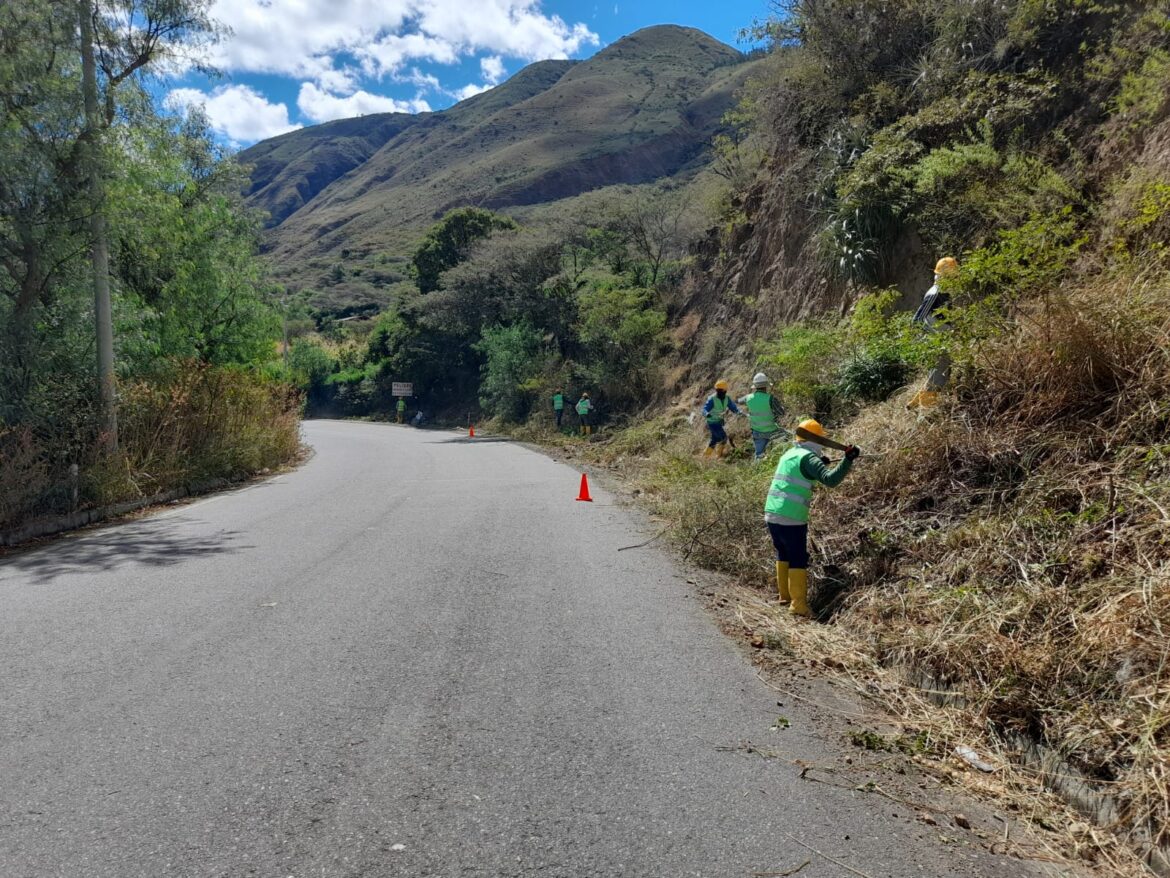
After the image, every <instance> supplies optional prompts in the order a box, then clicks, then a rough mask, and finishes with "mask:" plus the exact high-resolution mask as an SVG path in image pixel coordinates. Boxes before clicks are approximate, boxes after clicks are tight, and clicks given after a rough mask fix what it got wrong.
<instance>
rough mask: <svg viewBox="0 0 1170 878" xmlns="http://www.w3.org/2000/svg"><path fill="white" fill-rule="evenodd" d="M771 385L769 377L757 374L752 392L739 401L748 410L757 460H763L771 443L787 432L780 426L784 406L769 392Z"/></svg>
mask: <svg viewBox="0 0 1170 878" xmlns="http://www.w3.org/2000/svg"><path fill="white" fill-rule="evenodd" d="M769 383H770V382H769V381H768V376H767V375H765V374H764V373H763V372H757V373H756V374H755V377H754V378H752V392H751V393H749V394H748V395H747V396H745V397H743V398H742V399H740V401H739V404H740V405H742V406H743V407H744V408H746V409H747V413H748V424H749V425H750V426H751V430H752V445H754V446H755V449H756V460H762V459H763V457H764V452H766V451H767V450H768V443H769V442H771V441H772V440H773V439H775V438H776V437H777V436H779V435H780V434H782V433H784V432H786V431H784V430H782V429H781V428H780V424H779V421H780V419H781V418H782V417H784V406H782V405H781V404H780V400H778V399H777V398H776V397H775V396H773V395H772V394H770V393H769V392H768V385H769Z"/></svg>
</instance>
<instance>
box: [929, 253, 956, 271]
mask: <svg viewBox="0 0 1170 878" xmlns="http://www.w3.org/2000/svg"><path fill="white" fill-rule="evenodd" d="M934 273H935V274H939V275H948V274H958V273H959V260H957V259H955V257H954V256H944V257H943V258H942V259H940V260H939V261H938V262H936V263H935V264H934Z"/></svg>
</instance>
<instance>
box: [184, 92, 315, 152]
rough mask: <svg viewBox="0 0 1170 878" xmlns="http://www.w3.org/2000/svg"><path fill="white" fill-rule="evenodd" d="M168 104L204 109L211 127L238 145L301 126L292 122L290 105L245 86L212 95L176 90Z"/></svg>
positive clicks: (212, 93)
mask: <svg viewBox="0 0 1170 878" xmlns="http://www.w3.org/2000/svg"><path fill="white" fill-rule="evenodd" d="M165 104H166V105H167V106H168V107H170V108H171V109H175V110H179V109H184V108H186V107H190V106H193V105H194V106H202V107H203V109H204V112H206V113H207V119H208V121H209V122H210V123H211V127H212V128H214V129H215V130H216V131H219V132H220V133H222V134H224V135H225V136H226V137H228V138H229V139H230V140H232V141H233V142H235V143H253V142H255V141H257V140H264V139H265V138H268V137H276V136H277V135H278V134H285V133H286V132H289V131H295V130H296V129H298V128H300V127H301V126H300V125H297V124H293V123H291V122H289V118H288V107H287V106H285V105H284V104H274V103H270V102H269V100H268V99H267V98H266V97H264V95H262V94H260V92H258V91H256V90H255V89H252V88H249V87H248V86H246V85H223V86H220V87H218V88H216V89H215V90H213V91H212V92H211V94H206V93H204V92H201V91H199V90H198V89H194V88H176V89H174V90H173V91H171V92H170V93H169V94H167V96H166V99H165Z"/></svg>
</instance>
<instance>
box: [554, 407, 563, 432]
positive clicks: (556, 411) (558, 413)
mask: <svg viewBox="0 0 1170 878" xmlns="http://www.w3.org/2000/svg"><path fill="white" fill-rule="evenodd" d="M553 414H554V415H556V416H557V429H558V430H559V429H560V428H561V418H563V417H564V416H565V410H564V409H553Z"/></svg>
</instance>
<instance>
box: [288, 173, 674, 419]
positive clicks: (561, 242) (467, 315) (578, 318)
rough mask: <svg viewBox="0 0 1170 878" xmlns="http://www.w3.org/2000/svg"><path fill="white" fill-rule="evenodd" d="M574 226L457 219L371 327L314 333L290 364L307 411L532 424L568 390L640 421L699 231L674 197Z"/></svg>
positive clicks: (626, 197)
mask: <svg viewBox="0 0 1170 878" xmlns="http://www.w3.org/2000/svg"><path fill="white" fill-rule="evenodd" d="M596 207H597V209H596V210H595V211H593V212H592V214H591V215H584V214H583V215H581V216H580V217H579V218H578V219H577V220H576V221H574V222H571V223H565V224H556V225H546V226H545V227H543V228H538V229H533V228H527V227H521V226H518V225H517V224H516V223H515V222H513V221H512V220H510V219H508V218H507V217H501V216H498V215H495V214H492V213H491V212H489V211H485V210H481V209H478V208H461V209H459V210H455V211H452V212H451V213H449V214H448V215H447V216H446V217H444V218H443V219H442V220H441V221H440V222H438V223H436V224H435V226H434V227H433V228H432V229H431V230H430V231H429V232H428V233H427V234H426V235H425V236H424V238H423V240H422V242H421V243H420V244H419V246H418V249H417V250H416V251H415V253H414V255H413V256H412V258H411V265H412V268H413V272H412V273H413V276H414V279H415V285H414V287H413V288H411V289H408V290H404V291H400V293H399V295H398V297H397V301H396V302H395V304H394V305H393V307H391V308H390V309H388V310H387V311H385V312H383V313H382V314H381V315H379V316H378V318H377V319H376V320H374V321H372V323H371V324H370V325H368V326H367V327H364V328H362V329H360V330H357V331H349V330H343V331H342V332H341V333H340V334H337V333H334V334H333V337H332V339H331V338H330V337H329V335H328V334H321V333H317V334H315V335H314V334H309V335H307V336H305V337H302V338H301V339H299V340H298V341H297V342H296V343H295V344H294V346H293V349H292V356H291V365H292V368H293V369H294V370H303V371H300V372H299V375H300V378H301V380H302V382H303V386H305V388H306V390H307V392H308V394H309V403H310V410H311V411H317V412H326V411H327V412H334V413H337V414H346V415H355V414H377V413H379V412H381V413H387V412H389V411H390V410H391V406H392V404H393V398H392V397H391V396H390V391H391V389H392V388H391V384H392V383H393V382H394V381H402V380H411V381H413V384H414V391H415V398H414V399H413V400H412V402H411V407H412V409H414V408H422V409H423V410H424V411H426V412H428V414H429V415H431V416H434V415H435V414H436V413H444V414H446V415H448V416H455V415H459V416H462V415H463V414H464V413H465V412H466V409H465V408H462V406H463V405H465V404H467V403H470V405H471V406H476V405H478V407H479V408H481V409H482V410H483V411H484V412H486V413H488V414H489V415H491V416H494V417H498V418H501V419H504V420H506V421H523V420H524V419H526V418H527V417H528V416H529V415H530V414H531V413H532V412H533V411H534V410H535V409H536V408H537V406H538V404H544V403H547V401H548V398H549V397H550V396H551V393H552V391H553V389H555V388H556V387H562V388H563V389H564V390H565V392H566V393H567V394H569V395H570V396H572V397H573V398H574V399H575V398H576V396H575V394H580V393H581V392H582V391H584V390H588V391H590V392H591V394H592V396H593V398H594V400H595V402H596V404H597V405H598V406H599V407H600V408H601V410H602V411H605V412H609V413H613V412H621V411H632V410H634V409H636V408H639V407H641V406H642V405H644V404H645V400H646V399H647V397H648V396H649V395H650V394H652V393H653V392H654V389H655V387H656V386H657V385H658V383H659V378H658V371H657V370H658V365H659V363H660V362H661V358H662V355H663V354H665V353H666V352H667V351H668V350H669V348H670V341H669V337H668V336H667V334H666V332H665V326H666V321H667V315H666V303H667V301H668V299H669V295H670V291H671V290H672V289H673V288H674V287H675V286H676V285H677V282H678V279H679V277H680V273H681V268H682V263H681V261H680V260H681V257H682V256H683V254H684V249H683V248H684V246H685V244H686V241H687V238H688V236H689V234H690V233H691V232H692V231H693V229H691V228H690V227H689V225H688V219H687V216H686V213H685V202H684V201H683V200H682V199H681V198H680V197H679V194H678V193H677V192H671V191H665V190H662V191H655V192H653V193H648V192H645V191H634V190H628V191H623V192H622V193H621V196H620V197H619V198H618V199H617V200H613V201H605V202H601V203H599V204H598V205H597V206H596Z"/></svg>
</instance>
